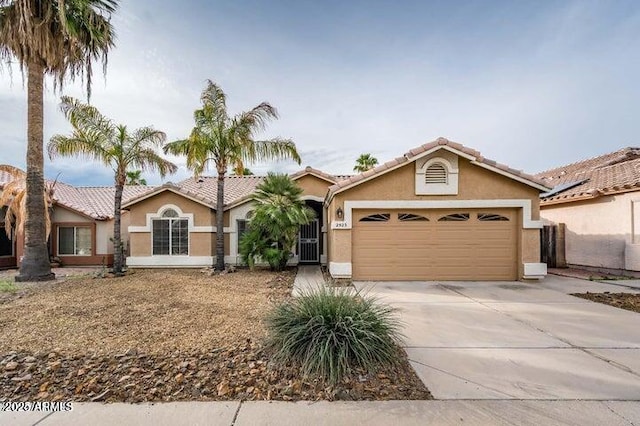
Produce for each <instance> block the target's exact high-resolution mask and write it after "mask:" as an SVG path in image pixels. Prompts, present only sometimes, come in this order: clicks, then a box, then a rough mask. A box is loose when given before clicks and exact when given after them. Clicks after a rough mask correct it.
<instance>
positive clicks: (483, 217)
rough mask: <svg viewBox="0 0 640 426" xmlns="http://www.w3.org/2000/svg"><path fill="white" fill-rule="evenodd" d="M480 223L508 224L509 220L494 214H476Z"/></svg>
mask: <svg viewBox="0 0 640 426" xmlns="http://www.w3.org/2000/svg"><path fill="white" fill-rule="evenodd" d="M478 220H479V221H481V222H508V221H509V218H508V217H504V216H502V215H499V214H495V213H478Z"/></svg>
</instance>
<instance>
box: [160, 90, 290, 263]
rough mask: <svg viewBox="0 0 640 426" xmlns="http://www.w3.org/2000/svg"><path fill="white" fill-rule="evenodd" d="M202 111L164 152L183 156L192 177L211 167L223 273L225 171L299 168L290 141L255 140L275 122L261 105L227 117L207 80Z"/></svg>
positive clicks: (222, 95)
mask: <svg viewBox="0 0 640 426" xmlns="http://www.w3.org/2000/svg"><path fill="white" fill-rule="evenodd" d="M200 101H201V102H202V108H200V109H197V110H196V111H195V112H194V113H193V117H194V121H195V127H194V128H193V129H192V130H191V134H190V135H189V137H188V138H187V139H182V140H177V141H174V142H170V143H168V144H167V145H165V147H164V152H165V154H166V153H169V154H173V155H184V156H186V158H187V167H188V168H189V169H191V170H192V171H193V173H194V175H195V176H198V175H200V174H201V173H202V172H203V171H204V170H206V169H207V167H208V166H209V164H210V163H213V164H214V166H215V168H216V171H217V173H218V182H217V189H218V192H217V200H216V201H217V203H216V230H217V232H216V265H215V267H216V269H218V270H220V271H221V270H224V233H223V229H224V220H223V212H224V179H225V175H226V173H227V169H228V168H229V167H233V168H234V169H236V170H239V171H242V169H244V163H246V162H255V161H267V160H272V159H287V158H289V159H293V160H294V161H296V162H297V163H298V164H300V156H299V155H298V151H296V145H295V144H294V143H293V141H291V140H290V139H282V138H273V139H269V140H255V134H256V133H257V132H258V131H260V130H263V129H264V128H265V127H266V125H267V122H268V121H269V120H272V119H276V118H278V113H277V111H276V109H275V108H274V107H272V106H271V105H269V104H268V103H267V102H263V103H261V104H260V105H258V106H256V107H254V108H253V109H251V110H249V111H245V112H241V113H238V114H236V115H235V116H232V117H230V116H229V114H228V112H227V95H225V93H224V92H223V91H222V89H221V88H220V87H219V86H218V85H217V84H215V83H214V82H213V81H211V80H207V83H206V87H205V88H204V90H203V91H202V94H201V95H200Z"/></svg>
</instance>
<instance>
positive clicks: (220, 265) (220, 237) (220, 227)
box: [216, 170, 224, 271]
mask: <svg viewBox="0 0 640 426" xmlns="http://www.w3.org/2000/svg"><path fill="white" fill-rule="evenodd" d="M216 201H217V203H216V269H217V270H218V271H224V172H220V170H218V195H217V200H216Z"/></svg>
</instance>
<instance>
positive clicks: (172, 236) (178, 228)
mask: <svg viewBox="0 0 640 426" xmlns="http://www.w3.org/2000/svg"><path fill="white" fill-rule="evenodd" d="M179 216H180V215H179V214H178V212H176V211H175V210H173V209H167V210H165V211H164V212H163V213H162V217H161V218H158V219H153V220H152V223H151V227H152V232H151V234H152V239H153V243H152V245H153V255H154V256H187V255H188V254H189V221H188V220H187V219H182V218H180V217H179Z"/></svg>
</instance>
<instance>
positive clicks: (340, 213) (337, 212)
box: [336, 207, 344, 219]
mask: <svg viewBox="0 0 640 426" xmlns="http://www.w3.org/2000/svg"><path fill="white" fill-rule="evenodd" d="M343 215H344V212H343V211H342V207H338V209H337V210H336V216H337V217H338V219H342V216H343Z"/></svg>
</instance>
